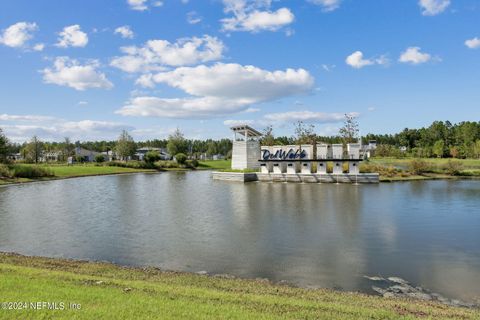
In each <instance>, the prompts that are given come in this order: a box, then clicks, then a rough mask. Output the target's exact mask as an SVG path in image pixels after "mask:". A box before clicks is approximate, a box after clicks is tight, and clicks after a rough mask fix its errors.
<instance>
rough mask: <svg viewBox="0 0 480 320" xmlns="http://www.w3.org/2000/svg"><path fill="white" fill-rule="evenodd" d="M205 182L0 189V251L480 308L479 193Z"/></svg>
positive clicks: (424, 185) (191, 178)
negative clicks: (389, 283)
mask: <svg viewBox="0 0 480 320" xmlns="http://www.w3.org/2000/svg"><path fill="white" fill-rule="evenodd" d="M210 174H211V173H210V172H187V173H176V172H170V173H161V174H135V175H120V176H104V177H89V178H79V179H69V180H58V181H50V182H41V183H32V184H25V185H15V186H8V187H1V188H0V251H10V252H11V251H13V252H18V253H21V254H27V255H38V256H50V257H66V258H76V259H90V260H105V261H111V262H115V263H119V264H125V265H136V266H144V265H151V266H157V267H160V268H164V269H170V270H182V271H193V272H197V271H207V272H208V273H213V274H217V273H218V274H231V275H235V276H239V277H247V278H257V277H259V278H268V279H270V280H272V281H280V280H285V281H288V282H291V283H294V284H296V285H300V286H313V287H328V288H336V289H343V290H352V291H363V292H371V286H372V283H371V282H370V281H369V280H367V279H365V278H364V276H365V275H367V276H383V277H391V276H395V277H401V278H403V279H406V280H408V281H410V282H411V283H412V284H414V285H418V286H422V287H425V288H428V289H430V290H432V291H433V292H437V293H440V294H443V295H445V296H447V297H450V298H458V299H462V300H463V301H478V299H479V297H480V182H479V181H422V182H408V183H392V184H379V185H360V186H355V185H348V184H340V185H336V184H295V183H249V184H241V183H231V182H222V181H213V180H212V179H211V177H210Z"/></svg>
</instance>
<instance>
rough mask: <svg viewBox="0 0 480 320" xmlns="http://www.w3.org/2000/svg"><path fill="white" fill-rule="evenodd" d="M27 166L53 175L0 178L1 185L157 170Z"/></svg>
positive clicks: (88, 165) (93, 166) (89, 165)
mask: <svg viewBox="0 0 480 320" xmlns="http://www.w3.org/2000/svg"><path fill="white" fill-rule="evenodd" d="M19 166H23V165H19ZM25 166H33V167H40V168H43V169H45V170H47V171H49V172H51V174H52V175H51V176H47V177H40V178H15V177H12V178H2V179H0V185H1V184H12V183H25V182H32V181H46V180H55V179H65V178H74V177H85V176H96V175H109V174H125V173H137V172H155V170H150V169H133V168H122V167H109V166H95V165H93V164H79V165H70V166H67V165H43V164H42V165H25Z"/></svg>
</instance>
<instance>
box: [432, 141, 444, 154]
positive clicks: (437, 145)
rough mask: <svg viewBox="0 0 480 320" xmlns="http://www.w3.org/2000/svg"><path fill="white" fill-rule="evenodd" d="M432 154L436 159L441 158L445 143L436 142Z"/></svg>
mask: <svg viewBox="0 0 480 320" xmlns="http://www.w3.org/2000/svg"><path fill="white" fill-rule="evenodd" d="M432 152H433V154H434V155H435V156H437V158H443V155H444V154H445V142H444V141H443V140H437V141H436V142H435V144H434V145H433V148H432Z"/></svg>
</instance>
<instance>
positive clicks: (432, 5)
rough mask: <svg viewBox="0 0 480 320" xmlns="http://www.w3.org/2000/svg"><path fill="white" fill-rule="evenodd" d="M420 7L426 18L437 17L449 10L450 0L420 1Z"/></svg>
mask: <svg viewBox="0 0 480 320" xmlns="http://www.w3.org/2000/svg"><path fill="white" fill-rule="evenodd" d="M418 5H419V6H420V7H421V8H422V14H423V15H424V16H435V15H437V14H439V13H442V12H443V11H445V9H447V7H448V6H449V5H450V0H420V1H419V2H418Z"/></svg>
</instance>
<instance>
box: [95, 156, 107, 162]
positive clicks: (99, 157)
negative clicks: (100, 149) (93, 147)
mask: <svg viewBox="0 0 480 320" xmlns="http://www.w3.org/2000/svg"><path fill="white" fill-rule="evenodd" d="M95 162H96V163H102V162H105V156H104V155H103V154H97V155H96V156H95Z"/></svg>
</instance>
